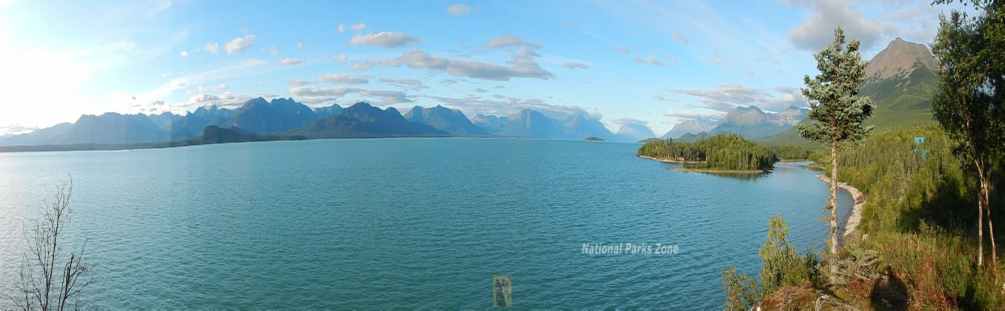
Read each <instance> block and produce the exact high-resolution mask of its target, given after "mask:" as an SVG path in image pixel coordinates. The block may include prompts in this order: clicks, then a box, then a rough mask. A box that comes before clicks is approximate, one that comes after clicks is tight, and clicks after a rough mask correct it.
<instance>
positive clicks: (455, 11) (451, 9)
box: [447, 3, 471, 16]
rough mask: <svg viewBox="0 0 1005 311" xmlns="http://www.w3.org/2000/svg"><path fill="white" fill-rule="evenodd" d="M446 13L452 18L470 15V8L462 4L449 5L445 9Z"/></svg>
mask: <svg viewBox="0 0 1005 311" xmlns="http://www.w3.org/2000/svg"><path fill="white" fill-rule="evenodd" d="M447 13H448V14H450V15H453V16H464V15H468V14H470V13H471V6H470V5H467V4H463V3H455V4H451V5H450V6H448V7H447Z"/></svg>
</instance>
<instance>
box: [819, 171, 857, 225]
mask: <svg viewBox="0 0 1005 311" xmlns="http://www.w3.org/2000/svg"><path fill="white" fill-rule="evenodd" d="M817 178H818V179H820V181H823V182H824V183H826V184H828V185H829V184H830V180H831V179H830V178H829V177H827V176H826V175H823V174H821V175H817ZM837 186H838V188H841V189H842V190H844V191H847V192H848V193H849V194H851V199H852V209H851V214H850V215H848V221H846V222H845V226H844V232H842V233H841V237H842V238H845V237H848V236H849V235H851V234H852V233H855V229H857V228H858V224H859V223H861V222H862V209H863V208H864V207H865V194H863V193H862V191H859V190H858V188H855V187H853V186H852V185H849V184H847V183H843V182H840V181H839V182H838V184H837Z"/></svg>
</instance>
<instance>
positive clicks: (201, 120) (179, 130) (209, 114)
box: [170, 106, 236, 140]
mask: <svg viewBox="0 0 1005 311" xmlns="http://www.w3.org/2000/svg"><path fill="white" fill-rule="evenodd" d="M235 114H236V113H235V112H234V111H233V110H230V109H223V108H220V107H217V106H205V107H199V108H197V109H196V110H195V111H191V112H189V113H187V114H185V116H182V117H180V118H178V119H176V120H174V121H173V122H172V124H171V129H170V132H171V139H172V140H182V139H189V138H193V137H198V136H199V135H201V134H202V131H203V129H205V128H206V127H207V126H211V125H212V126H223V127H230V126H232V125H233V118H234V115H235Z"/></svg>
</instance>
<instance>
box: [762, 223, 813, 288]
mask: <svg viewBox="0 0 1005 311" xmlns="http://www.w3.org/2000/svg"><path fill="white" fill-rule="evenodd" d="M788 234H789V227H788V226H786V225H785V221H783V220H782V218H781V217H779V216H775V217H772V218H771V221H770V224H769V227H768V240H766V241H764V245H763V246H761V251H760V253H759V254H760V256H761V287H762V288H763V290H764V293H765V295H768V294H771V293H772V292H774V291H775V290H777V289H778V288H781V287H784V286H797V285H801V284H803V283H806V282H807V281H809V282H811V283H815V282H817V281H819V273H818V272H817V271H818V270H817V263H818V260H817V258H816V256H814V255H813V254H807V255H806V256H799V255H797V254H796V249H795V248H794V247H792V245H791V244H789V241H788V240H786V237H787V236H788Z"/></svg>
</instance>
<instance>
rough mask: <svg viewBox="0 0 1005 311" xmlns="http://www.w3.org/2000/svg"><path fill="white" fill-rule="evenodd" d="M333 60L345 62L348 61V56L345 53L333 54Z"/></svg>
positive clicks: (340, 62)
mask: <svg viewBox="0 0 1005 311" xmlns="http://www.w3.org/2000/svg"><path fill="white" fill-rule="evenodd" d="M335 61H336V62H338V63H339V64H345V63H347V62H349V56H348V55H345V53H338V54H336V55H335Z"/></svg>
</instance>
